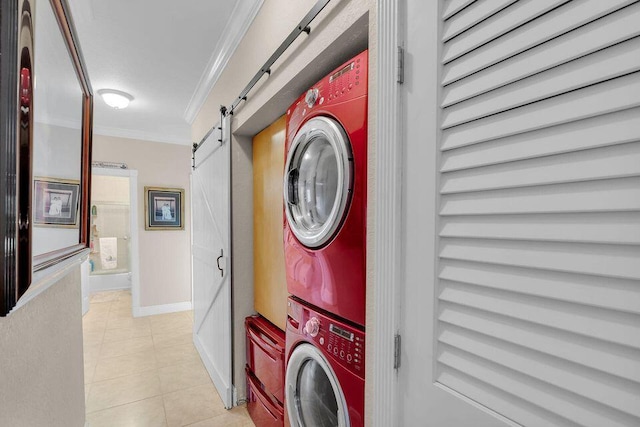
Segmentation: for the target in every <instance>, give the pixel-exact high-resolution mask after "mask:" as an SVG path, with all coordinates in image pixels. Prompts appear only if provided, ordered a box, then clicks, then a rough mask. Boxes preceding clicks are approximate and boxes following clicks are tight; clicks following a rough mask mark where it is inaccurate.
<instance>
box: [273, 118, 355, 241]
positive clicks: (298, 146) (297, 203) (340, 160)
mask: <svg viewBox="0 0 640 427" xmlns="http://www.w3.org/2000/svg"><path fill="white" fill-rule="evenodd" d="M352 163H353V162H352V156H351V147H350V144H349V138H348V137H347V134H346V133H345V131H344V130H343V129H342V126H340V124H338V123H337V122H336V121H335V120H333V119H330V118H328V117H315V118H313V119H311V120H309V121H308V122H307V123H305V124H304V125H303V126H302V128H300V130H299V131H298V133H297V134H296V137H295V138H294V140H293V143H292V144H291V146H290V147H289V152H288V154H287V162H286V165H285V182H284V200H285V213H286V217H287V221H288V222H289V226H290V227H291V230H292V231H293V233H294V234H295V236H296V237H297V238H298V240H299V241H300V243H302V244H303V245H305V246H307V247H311V248H316V247H320V246H323V245H324V244H326V243H327V242H328V241H329V240H331V238H332V237H333V236H334V235H335V234H336V232H337V231H338V229H339V228H340V225H342V221H343V220H344V216H345V213H346V211H347V208H348V203H349V201H350V197H351V191H352V184H353V182H352V177H353V171H352V167H353V164H352Z"/></svg>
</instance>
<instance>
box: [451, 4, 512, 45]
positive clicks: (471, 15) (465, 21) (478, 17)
mask: <svg viewBox="0 0 640 427" xmlns="http://www.w3.org/2000/svg"><path fill="white" fill-rule="evenodd" d="M515 2H516V0H495V1H479V2H475V3H473V4H472V5H471V6H469V7H467V8H466V9H464V10H463V11H461V12H460V13H458V15H457V16H456V19H455V20H450V21H446V22H445V23H444V30H443V33H444V35H443V41H447V40H449V39H452V38H453V37H455V36H457V35H458V34H460V33H462V32H464V31H466V30H468V29H469V28H471V27H473V26H474V25H476V24H478V23H479V22H482V21H484V20H485V19H487V18H489V17H490V16H492V15H495V14H496V13H498V12H500V11H501V10H502V9H504V8H506V7H508V6H510V5H512V4H513V3H515Z"/></svg>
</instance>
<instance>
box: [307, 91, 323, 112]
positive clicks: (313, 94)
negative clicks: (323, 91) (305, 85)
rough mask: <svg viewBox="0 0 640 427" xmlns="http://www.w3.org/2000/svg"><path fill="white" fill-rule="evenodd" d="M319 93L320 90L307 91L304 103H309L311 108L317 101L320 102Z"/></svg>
mask: <svg viewBox="0 0 640 427" xmlns="http://www.w3.org/2000/svg"><path fill="white" fill-rule="evenodd" d="M319 93H320V92H319V91H318V89H309V90H308V91H307V94H306V95H305V96H304V102H306V103H307V105H308V106H309V108H311V107H313V106H314V105H315V103H316V101H317V100H318V95H319Z"/></svg>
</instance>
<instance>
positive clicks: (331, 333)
mask: <svg viewBox="0 0 640 427" xmlns="http://www.w3.org/2000/svg"><path fill="white" fill-rule="evenodd" d="M288 315H289V318H290V321H289V325H288V327H291V326H292V325H298V327H297V331H296V333H297V334H300V335H302V336H303V337H304V338H305V339H306V340H307V341H310V342H313V343H314V344H315V345H316V346H317V347H320V348H322V349H323V350H324V353H325V355H326V356H327V357H330V358H332V359H334V360H336V361H337V362H339V363H340V364H341V365H343V366H344V367H346V368H347V369H348V370H350V371H352V372H353V373H354V374H356V375H358V376H361V377H364V352H365V333H364V331H363V330H362V329H360V328H357V327H354V326H352V325H350V324H347V323H344V322H342V321H340V320H338V319H335V318H333V317H331V316H326V315H324V314H322V313H319V312H316V311H315V310H312V309H310V308H309V307H307V306H306V305H305V306H303V305H302V304H300V303H298V302H297V301H294V300H291V299H290V300H289V304H288ZM292 320H293V322H292Z"/></svg>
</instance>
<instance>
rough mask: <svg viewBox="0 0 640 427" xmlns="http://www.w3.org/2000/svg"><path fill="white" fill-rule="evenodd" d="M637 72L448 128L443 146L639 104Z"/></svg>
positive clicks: (511, 133)
mask: <svg viewBox="0 0 640 427" xmlns="http://www.w3.org/2000/svg"><path fill="white" fill-rule="evenodd" d="M638 93H640V73H633V74H630V75H627V76H624V77H620V78H617V79H613V80H610V81H607V82H605V83H601V84H598V85H594V86H590V87H588V88H585V89H582V90H578V91H574V92H569V93H567V94H565V95H563V96H561V97H556V98H551V99H547V100H544V101H540V102H536V103H534V104H530V105H527V106H524V107H521V108H517V109H514V110H509V111H506V112H503V113H501V114H499V115H495V116H491V117H487V118H486V119H480V120H476V121H473V122H470V123H465V124H463V125H460V126H456V127H454V128H450V129H447V130H445V131H444V132H443V134H442V149H443V150H449V149H452V148H456V147H463V146H465V145H471V144H477V143H480V142H484V141H489V140H492V139H497V138H502V137H505V136H509V135H515V134H518V133H522V132H527V131H531V130H535V129H541V128H544V127H547V126H552V125H557V124H562V123H567V122H570V121H573V120H580V119H583V118H587V117H593V116H596V115H599V114H606V113H608V112H614V111H619V110H623V109H627V108H631V107H635V106H638V105H640V97H639V96H638V95H637V94H638Z"/></svg>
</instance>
